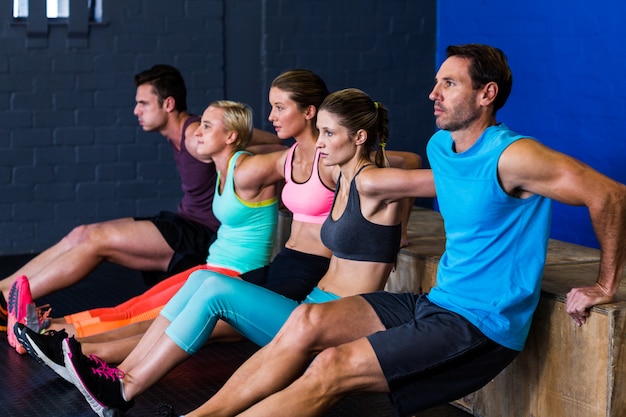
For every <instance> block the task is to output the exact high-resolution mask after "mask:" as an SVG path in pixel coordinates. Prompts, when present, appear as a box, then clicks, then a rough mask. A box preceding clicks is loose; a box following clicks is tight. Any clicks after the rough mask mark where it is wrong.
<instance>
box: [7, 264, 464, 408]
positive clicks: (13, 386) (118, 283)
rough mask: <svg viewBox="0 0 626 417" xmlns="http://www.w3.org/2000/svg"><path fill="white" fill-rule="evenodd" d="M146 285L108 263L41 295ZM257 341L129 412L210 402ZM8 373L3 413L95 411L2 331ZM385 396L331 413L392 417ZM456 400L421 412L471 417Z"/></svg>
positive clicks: (112, 298) (135, 290) (359, 399)
mask: <svg viewBox="0 0 626 417" xmlns="http://www.w3.org/2000/svg"><path fill="white" fill-rule="evenodd" d="M30 258H31V255H23V256H5V257H0V276H2V277H3V276H7V275H9V274H10V273H12V272H13V271H15V270H16V269H17V268H18V267H19V266H20V265H22V264H23V263H25V262H26V261H28V260H29V259H30ZM144 290H146V286H145V285H144V284H143V281H142V280H141V277H140V275H139V273H138V272H136V271H131V270H128V269H126V268H122V267H119V266H117V265H112V264H103V265H101V266H100V267H98V268H97V269H96V271H94V272H93V273H92V274H91V275H90V276H89V277H88V278H87V279H85V280H83V281H82V282H81V283H80V284H78V285H75V286H74V287H72V288H68V289H66V290H63V291H59V292H57V293H56V294H53V295H51V296H48V297H45V298H43V299H40V300H37V303H38V305H42V304H46V303H50V305H51V306H52V308H53V310H52V311H53V314H52V315H53V316H55V317H58V316H61V315H65V314H69V313H73V312H76V311H81V310H85V309H88V308H93V307H102V306H108V305H116V304H118V303H120V302H122V301H125V300H127V299H128V298H130V297H131V296H134V295H136V294H139V293H141V292H142V291H144ZM256 349H257V348H256V346H255V345H254V344H252V343H250V342H240V343H230V344H214V345H210V346H207V347H205V348H204V349H202V350H201V351H200V352H199V353H198V354H197V355H195V356H194V357H193V358H191V359H190V360H188V361H187V362H185V363H183V364H181V365H180V366H178V367H177V368H176V369H174V370H173V371H172V372H170V373H169V374H168V375H167V376H166V377H165V378H163V379H162V380H161V381H160V382H159V383H157V384H156V385H155V386H153V387H151V388H150V389H149V390H148V391H147V392H146V393H144V394H143V395H141V396H140V397H139V398H138V399H137V400H136V403H135V406H134V407H133V408H132V409H131V410H130V411H129V412H128V413H127V415H128V416H129V417H139V416H156V415H157V407H158V405H159V404H161V403H167V404H170V405H172V406H173V407H174V409H175V410H176V411H177V412H178V413H185V412H188V411H190V410H192V409H194V408H195V407H197V406H199V405H200V404H202V403H203V402H204V401H206V400H207V399H208V398H209V397H210V396H211V395H213V394H214V393H215V392H216V391H217V390H218V389H219V388H220V387H221V386H222V384H223V383H224V381H226V379H228V377H229V376H230V375H231V374H232V372H233V371H234V370H235V369H236V368H237V367H238V366H239V365H240V364H241V363H242V362H243V361H245V359H246V358H247V357H248V356H249V355H251V354H252V353H253V352H254V351H255V350H256ZM0 355H2V356H3V357H4V358H5V360H4V361H2V362H0V363H2V364H3V365H2V371H3V374H2V378H0V417H24V416H29V417H30V416H68V417H70V416H71V417H83V416H85V417H87V416H94V415H95V414H94V413H93V412H92V411H91V409H90V408H89V405H88V404H87V402H86V401H85V400H84V399H83V397H82V395H81V394H80V393H79V392H78V390H77V389H76V388H74V387H73V386H72V385H71V384H69V383H67V382H66V381H64V380H63V379H61V378H60V377H57V375H56V374H55V373H54V372H53V371H51V370H49V369H48V368H46V367H44V366H42V365H40V364H39V363H37V362H36V361H35V360H34V359H33V358H31V357H30V356H28V354H26V355H24V356H21V355H18V354H17V353H16V352H15V351H14V350H13V349H12V348H11V347H10V346H9V344H8V343H7V342H6V338H5V335H4V334H2V335H1V336H0ZM393 415H394V414H393V412H392V410H391V406H390V404H389V400H388V399H387V397H386V396H385V395H378V394H368V395H360V396H355V397H350V398H346V399H344V400H343V401H341V402H340V403H339V404H337V405H336V406H335V407H333V409H332V410H330V411H329V412H328V413H327V416H332V417H340V416H341V417H357V416H358V417H368V416H371V417H387V416H389V417H391V416H393ZM468 416H469V414H468V413H466V412H464V411H462V410H459V409H457V408H455V407H453V406H451V405H443V406H440V407H435V408H433V409H431V410H428V411H424V412H421V413H419V414H416V416H415V417H468Z"/></svg>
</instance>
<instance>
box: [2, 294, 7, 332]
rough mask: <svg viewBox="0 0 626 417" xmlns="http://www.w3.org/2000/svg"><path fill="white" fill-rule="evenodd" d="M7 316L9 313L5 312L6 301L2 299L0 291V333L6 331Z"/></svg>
mask: <svg viewBox="0 0 626 417" xmlns="http://www.w3.org/2000/svg"><path fill="white" fill-rule="evenodd" d="M8 314H9V313H8V312H7V301H6V300H5V299H4V294H2V291H0V332H6V331H7V324H8V323H7V319H8Z"/></svg>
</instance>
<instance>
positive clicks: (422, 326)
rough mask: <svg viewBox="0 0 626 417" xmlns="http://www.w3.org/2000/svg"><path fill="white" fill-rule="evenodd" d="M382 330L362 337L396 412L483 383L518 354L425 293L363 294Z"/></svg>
mask: <svg viewBox="0 0 626 417" xmlns="http://www.w3.org/2000/svg"><path fill="white" fill-rule="evenodd" d="M363 297H364V298H365V300H366V301H367V302H369V303H370V305H371V306H372V308H373V309H374V310H375V311H376V313H377V314H378V317H379V318H380V320H381V321H382V323H383V324H384V325H385V327H386V328H387V330H385V331H382V332H377V333H374V334H372V335H370V336H368V340H369V342H370V343H371V345H372V347H373V348H374V352H375V353H376V356H377V357H378V361H379V362H380V366H381V368H382V370H383V373H384V375H385V378H386V379H387V383H388V384H389V388H390V397H391V401H392V403H393V406H394V409H395V411H396V414H397V415H399V416H404V415H409V414H411V413H415V412H418V411H420V410H425V409H427V408H430V407H433V406H435V405H439V404H444V403H448V402H450V401H454V400H456V399H459V398H461V397H463V396H464V395H467V394H470V393H472V392H474V391H476V390H477V389H479V388H481V387H483V386H484V385H485V384H487V383H488V382H489V381H490V380H492V379H493V378H494V377H495V376H496V375H498V374H499V373H500V371H502V369H504V368H505V367H506V366H507V365H508V364H509V363H511V361H513V359H514V358H515V357H516V356H517V354H518V353H519V352H518V351H516V350H512V349H508V348H505V347H504V346H501V345H499V344H498V343H496V342H494V341H493V340H491V339H489V338H487V337H486V336H485V335H484V334H483V333H482V332H481V331H480V330H478V328H477V327H475V326H474V325H472V324H471V323H470V322H469V321H467V320H466V319H465V318H463V317H462V316H460V315H458V314H456V313H453V312H450V311H448V310H446V309H443V308H441V307H439V306H437V305H436V304H434V303H432V302H430V300H429V299H428V297H427V296H426V295H418V294H410V293H406V294H394V293H388V292H384V291H380V292H376V293H372V294H365V295H363Z"/></svg>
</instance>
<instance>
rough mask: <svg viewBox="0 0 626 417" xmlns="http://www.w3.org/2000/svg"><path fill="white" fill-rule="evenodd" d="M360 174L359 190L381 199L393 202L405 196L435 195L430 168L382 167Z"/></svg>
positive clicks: (427, 196)
mask: <svg viewBox="0 0 626 417" xmlns="http://www.w3.org/2000/svg"><path fill="white" fill-rule="evenodd" d="M363 174H364V175H360V177H361V178H360V181H359V185H360V187H361V188H360V189H359V191H360V192H362V193H364V194H367V195H368V196H370V197H373V198H377V199H379V200H381V201H386V202H393V201H398V200H400V199H402V198H405V197H425V198H430V197H435V196H436V195H435V183H434V180H433V173H432V171H431V170H430V169H400V168H381V169H374V170H368V171H365V172H363Z"/></svg>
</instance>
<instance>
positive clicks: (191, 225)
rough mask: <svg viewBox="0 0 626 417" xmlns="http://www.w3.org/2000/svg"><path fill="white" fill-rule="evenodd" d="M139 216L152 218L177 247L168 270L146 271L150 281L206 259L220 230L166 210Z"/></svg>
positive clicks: (174, 248)
mask: <svg viewBox="0 0 626 417" xmlns="http://www.w3.org/2000/svg"><path fill="white" fill-rule="evenodd" d="M135 220H149V221H151V222H152V223H154V225H155V226H156V228H157V229H159V232H161V235H163V238H164V239H165V241H166V242H167V244H168V245H169V246H170V247H171V248H172V249H173V250H174V256H173V257H172V260H171V261H170V264H169V265H168V268H167V271H165V272H163V271H142V273H141V274H142V276H143V279H144V282H145V283H146V284H148V285H154V284H156V283H157V282H160V281H163V280H164V279H165V278H168V277H170V276H172V275H174V274H177V273H179V272H182V271H184V270H186V269H189V268H191V267H193V266H196V265H201V264H204V263H206V259H207V256H208V255H209V246H210V245H211V243H213V241H214V240H215V238H216V237H217V233H215V232H214V231H213V230H211V229H210V228H208V227H207V226H205V225H203V224H200V223H198V222H195V221H193V220H189V219H187V218H185V217H182V216H180V215H178V214H176V213H172V212H169V211H162V212H160V213H159V214H158V215H156V216H152V217H135Z"/></svg>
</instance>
